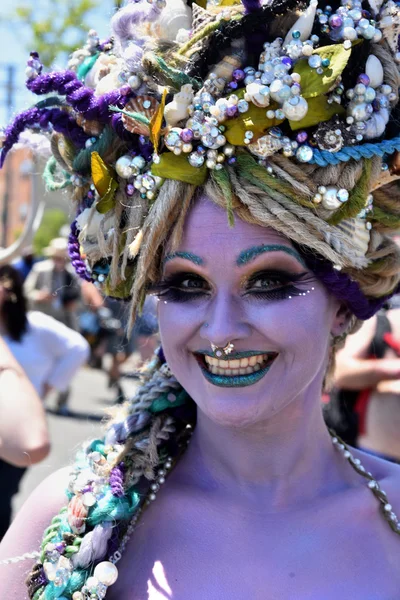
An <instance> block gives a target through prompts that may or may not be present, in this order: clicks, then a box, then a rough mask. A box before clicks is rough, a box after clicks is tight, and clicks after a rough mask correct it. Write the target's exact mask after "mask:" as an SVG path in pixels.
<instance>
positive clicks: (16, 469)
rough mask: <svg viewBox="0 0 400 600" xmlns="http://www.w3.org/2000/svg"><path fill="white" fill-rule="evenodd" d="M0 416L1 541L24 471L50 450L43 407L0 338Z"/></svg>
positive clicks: (40, 459) (22, 371)
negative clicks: (13, 498)
mask: <svg viewBox="0 0 400 600" xmlns="http://www.w3.org/2000/svg"><path fill="white" fill-rule="evenodd" d="M1 293H2V290H1V288H0V294H1ZM10 400H12V401H11V402H10ZM0 415H1V419H0V480H1V482H2V483H1V491H2V493H1V495H0V540H1V538H2V537H3V536H4V534H5V532H6V531H7V529H8V527H9V525H10V522H11V512H12V506H11V501H12V497H13V496H14V494H16V493H17V491H18V486H19V482H20V481H21V478H22V476H23V474H24V473H25V471H26V468H27V467H29V466H30V465H33V464H35V463H38V462H40V461H42V460H44V459H45V458H46V456H47V455H48V453H49V450H50V442H49V436H48V430H47V423H46V415H45V411H44V408H43V404H42V402H41V400H40V398H39V396H38V394H37V392H36V390H35V389H34V387H33V385H32V383H31V382H30V381H29V379H28V377H27V375H26V373H25V372H24V370H23V369H22V367H21V365H20V364H19V363H18V362H17V361H16V360H15V358H14V356H13V355H12V354H11V352H10V350H9V349H8V348H7V345H6V344H5V342H4V340H3V339H2V338H1V337H0Z"/></svg>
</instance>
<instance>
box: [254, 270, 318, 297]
mask: <svg viewBox="0 0 400 600" xmlns="http://www.w3.org/2000/svg"><path fill="white" fill-rule="evenodd" d="M314 280H315V279H314V276H313V274H312V273H309V272H307V271H304V272H303V273H290V272H288V271H284V270H271V269H268V270H265V271H258V272H257V273H254V274H253V275H251V277H250V278H249V279H248V280H247V282H246V284H245V290H246V291H245V296H251V297H252V298H256V299H258V300H285V299H286V298H289V297H293V296H301V295H302V294H304V293H306V292H307V289H306V284H311V283H312V281H314Z"/></svg>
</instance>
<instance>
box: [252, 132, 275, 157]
mask: <svg viewBox="0 0 400 600" xmlns="http://www.w3.org/2000/svg"><path fill="white" fill-rule="evenodd" d="M247 148H248V149H249V150H250V152H251V153H252V154H254V155H255V156H258V157H259V158H265V157H266V156H272V155H273V154H275V153H276V152H278V151H279V150H280V149H281V148H282V142H281V140H280V138H277V137H273V136H272V135H264V136H263V137H260V138H259V139H258V140H257V141H256V142H253V143H252V144H249V145H248V146H247Z"/></svg>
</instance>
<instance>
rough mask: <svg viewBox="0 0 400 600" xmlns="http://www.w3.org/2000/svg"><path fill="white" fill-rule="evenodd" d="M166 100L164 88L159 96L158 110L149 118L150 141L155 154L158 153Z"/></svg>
mask: <svg viewBox="0 0 400 600" xmlns="http://www.w3.org/2000/svg"><path fill="white" fill-rule="evenodd" d="M166 98H167V89H166V88H164V91H163V93H162V96H161V102H160V105H159V107H158V109H157V110H156V112H155V113H154V115H153V116H152V117H151V121H150V141H151V143H152V144H153V148H154V152H156V153H157V152H158V144H159V142H160V136H161V127H162V122H163V118H164V108H165V100H166Z"/></svg>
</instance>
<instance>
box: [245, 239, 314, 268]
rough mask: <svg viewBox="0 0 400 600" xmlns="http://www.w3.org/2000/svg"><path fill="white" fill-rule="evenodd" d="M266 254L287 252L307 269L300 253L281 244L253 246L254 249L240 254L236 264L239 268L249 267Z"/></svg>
mask: <svg viewBox="0 0 400 600" xmlns="http://www.w3.org/2000/svg"><path fill="white" fill-rule="evenodd" d="M264 252H286V254H289V256H293V257H294V258H295V259H296V260H297V261H298V262H299V263H301V265H302V266H303V267H306V264H305V262H304V260H303V258H302V257H301V256H300V254H299V253H298V252H296V250H294V249H293V248H288V247H287V246H283V245H280V244H265V245H262V246H253V247H252V248H248V249H247V250H243V252H241V253H240V254H239V256H238V258H237V260H236V264H237V266H238V267H242V266H243V265H247V263H249V262H251V261H252V260H254V259H255V258H257V256H259V255H260V254H264Z"/></svg>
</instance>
